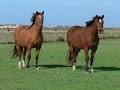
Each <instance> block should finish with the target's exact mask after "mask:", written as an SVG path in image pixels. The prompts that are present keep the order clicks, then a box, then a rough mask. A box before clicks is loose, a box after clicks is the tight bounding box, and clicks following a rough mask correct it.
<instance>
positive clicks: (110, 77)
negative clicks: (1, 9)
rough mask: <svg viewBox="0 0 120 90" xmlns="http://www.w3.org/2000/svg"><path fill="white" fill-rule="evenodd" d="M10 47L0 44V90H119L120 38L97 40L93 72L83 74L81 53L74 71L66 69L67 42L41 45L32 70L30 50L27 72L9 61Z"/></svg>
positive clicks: (11, 47) (33, 56) (12, 60)
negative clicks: (36, 67)
mask: <svg viewBox="0 0 120 90" xmlns="http://www.w3.org/2000/svg"><path fill="white" fill-rule="evenodd" d="M13 46H14V45H13V44H0V90H119V88H120V39H107V40H100V44H99V46H98V50H97V53H96V55H95V60H94V63H93V66H94V71H95V72H94V73H87V72H86V71H85V60H84V52H83V51H81V52H80V53H79V56H78V58H77V70H76V71H72V68H71V67H68V66H67V60H66V56H67V49H68V46H67V43H66V42H45V43H44V44H43V46H42V49H41V51H40V58H39V65H40V69H39V70H36V69H35V67H34V64H35V54H34V52H35V51H34V50H33V51H32V59H31V62H30V65H31V66H30V69H23V70H19V69H18V60H17V59H11V56H12V50H13Z"/></svg>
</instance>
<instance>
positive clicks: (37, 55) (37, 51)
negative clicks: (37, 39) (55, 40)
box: [35, 48, 40, 69]
mask: <svg viewBox="0 0 120 90" xmlns="http://www.w3.org/2000/svg"><path fill="white" fill-rule="evenodd" d="M39 52H40V48H36V62H35V64H36V68H37V69H39V68H38V58H39Z"/></svg>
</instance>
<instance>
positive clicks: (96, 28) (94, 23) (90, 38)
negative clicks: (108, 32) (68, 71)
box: [67, 15, 104, 72]
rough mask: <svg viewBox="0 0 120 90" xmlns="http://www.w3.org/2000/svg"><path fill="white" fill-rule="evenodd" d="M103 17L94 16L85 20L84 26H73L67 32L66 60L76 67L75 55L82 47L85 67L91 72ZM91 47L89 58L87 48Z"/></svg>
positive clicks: (101, 29)
mask: <svg viewBox="0 0 120 90" xmlns="http://www.w3.org/2000/svg"><path fill="white" fill-rule="evenodd" d="M103 18H104V15H102V16H97V15H96V16H95V17H93V19H92V20H91V21H88V22H86V27H81V26H73V27H71V28H70V29H69V30H68V32H67V42H68V46H69V50H68V54H69V56H68V62H69V64H71V66H72V67H73V70H75V69H76V66H75V63H76V57H77V55H78V53H79V51H80V49H84V52H85V60H86V69H87V71H89V72H93V68H92V64H93V59H94V55H95V52H96V50H97V47H98V43H99V36H98V32H100V33H101V32H103V24H104V22H103ZM90 49H91V58H90V59H89V53H88V52H89V50H90Z"/></svg>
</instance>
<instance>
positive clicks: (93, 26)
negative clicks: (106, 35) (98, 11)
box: [90, 24, 98, 37]
mask: <svg viewBox="0 0 120 90" xmlns="http://www.w3.org/2000/svg"><path fill="white" fill-rule="evenodd" d="M90 30H91V34H92V36H95V37H96V36H98V30H97V26H96V24H93V25H92V26H91V29H90Z"/></svg>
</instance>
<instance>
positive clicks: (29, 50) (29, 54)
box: [27, 48, 31, 68]
mask: <svg viewBox="0 0 120 90" xmlns="http://www.w3.org/2000/svg"><path fill="white" fill-rule="evenodd" d="M27 51H28V61H27V68H29V62H30V59H31V48H28V50H27Z"/></svg>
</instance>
